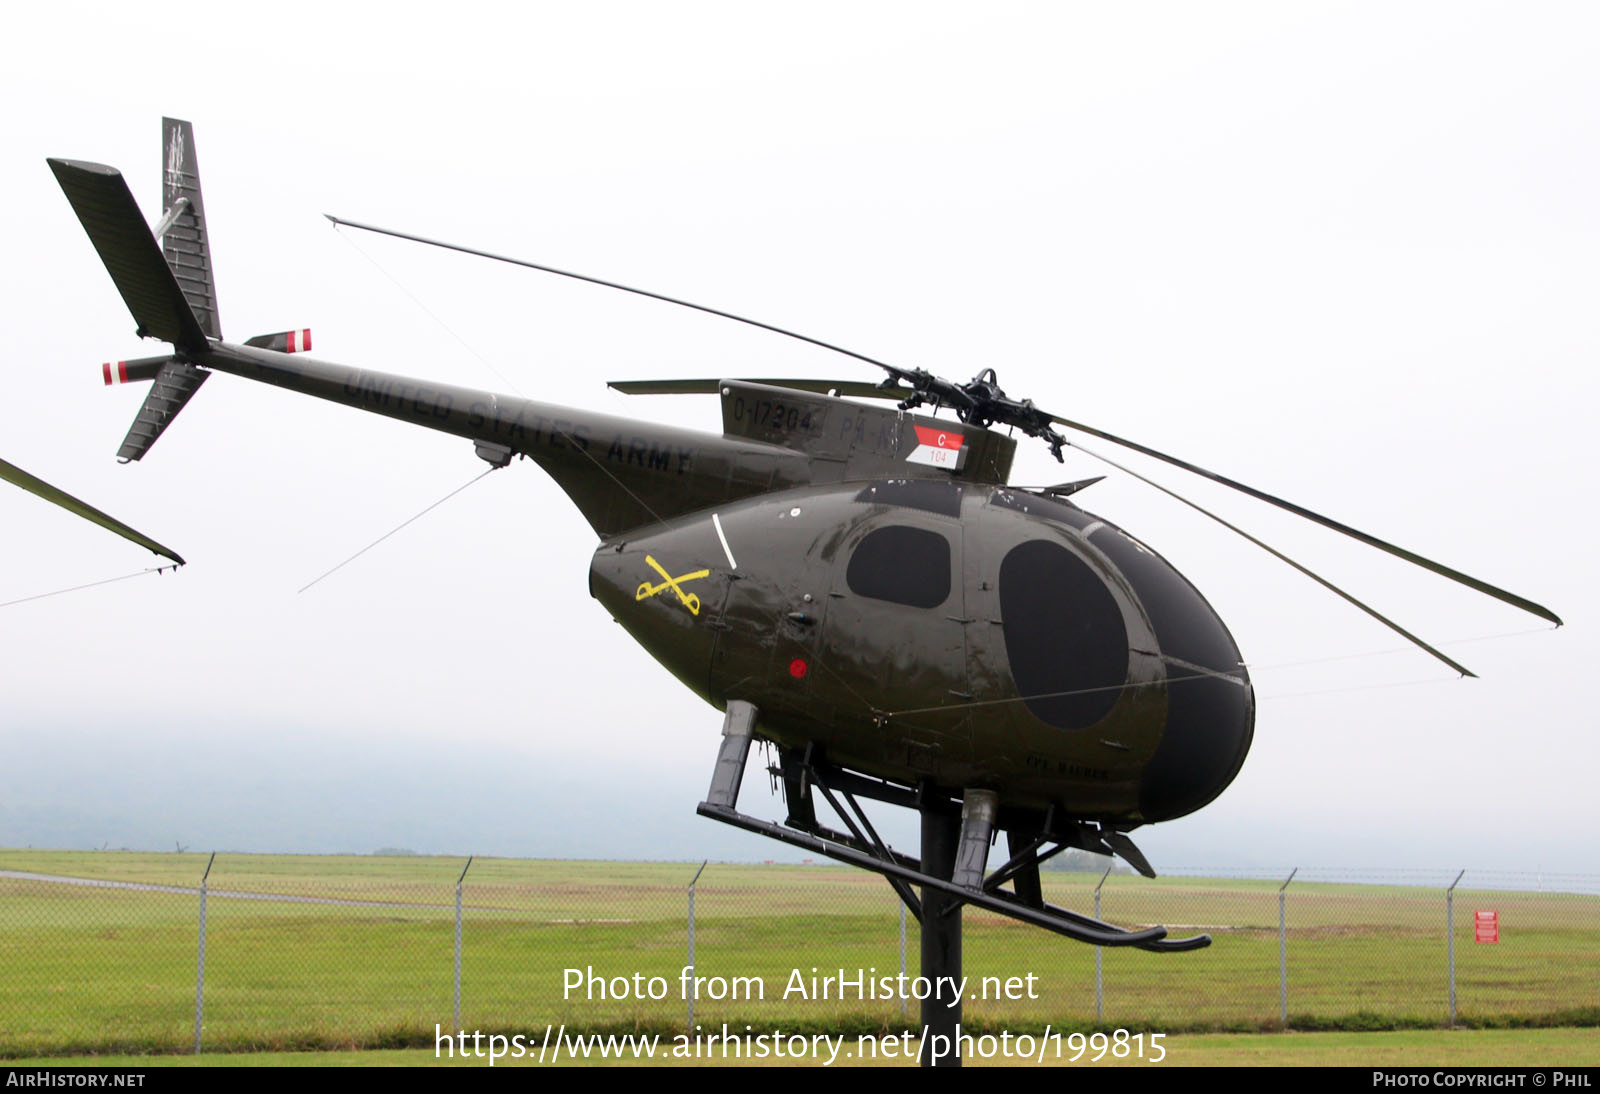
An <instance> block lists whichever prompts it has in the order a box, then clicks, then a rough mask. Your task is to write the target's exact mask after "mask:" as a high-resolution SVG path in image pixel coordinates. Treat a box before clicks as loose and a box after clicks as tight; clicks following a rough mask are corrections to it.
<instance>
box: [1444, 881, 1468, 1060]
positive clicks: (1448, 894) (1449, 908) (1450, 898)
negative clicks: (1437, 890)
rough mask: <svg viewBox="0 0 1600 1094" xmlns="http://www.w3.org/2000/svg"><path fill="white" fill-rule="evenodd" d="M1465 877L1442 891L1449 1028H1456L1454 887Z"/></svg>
mask: <svg viewBox="0 0 1600 1094" xmlns="http://www.w3.org/2000/svg"><path fill="white" fill-rule="evenodd" d="M1466 876H1467V872H1466V870H1462V871H1461V872H1460V873H1459V874H1457V875H1456V879H1455V880H1454V881H1452V882H1451V883H1450V888H1448V889H1446V890H1445V891H1444V933H1445V937H1446V938H1447V939H1449V943H1450V944H1449V946H1448V947H1447V949H1448V950H1449V953H1450V1028H1451V1029H1454V1028H1455V1026H1456V886H1457V885H1460V884H1461V879H1462V878H1464V877H1466Z"/></svg>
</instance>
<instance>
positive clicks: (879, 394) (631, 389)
mask: <svg viewBox="0 0 1600 1094" xmlns="http://www.w3.org/2000/svg"><path fill="white" fill-rule="evenodd" d="M738 382H739V383H741V384H766V385H767V386H768V387H787V388H793V389H794V390H796V391H818V392H821V393H822V394H824V395H826V394H828V393H829V392H834V393H836V394H839V395H854V396H856V397H858V398H866V399H903V398H905V397H906V396H907V395H909V394H911V389H910V388H904V387H902V388H883V387H879V386H878V385H877V384H869V383H866V382H864V381H861V380H814V379H795V378H792V377H789V378H784V379H773V378H770V377H766V376H746V377H742V378H740V379H739V381H738ZM606 386H607V387H610V388H615V389H616V390H617V391H620V392H622V393H623V394H624V395H715V394H717V393H718V392H719V391H721V390H722V381H721V380H612V381H610V382H609V383H607V384H606Z"/></svg>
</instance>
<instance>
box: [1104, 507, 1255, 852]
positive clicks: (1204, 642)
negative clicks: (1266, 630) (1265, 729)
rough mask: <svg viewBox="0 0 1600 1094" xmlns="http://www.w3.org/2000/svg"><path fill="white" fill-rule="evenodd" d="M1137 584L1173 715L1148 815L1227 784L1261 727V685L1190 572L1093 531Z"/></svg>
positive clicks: (1151, 783)
mask: <svg viewBox="0 0 1600 1094" xmlns="http://www.w3.org/2000/svg"><path fill="white" fill-rule="evenodd" d="M1090 542H1092V543H1093V544H1094V545H1095V546H1096V547H1099V548H1100V549H1101V550H1103V551H1104V552H1105V553H1106V554H1107V556H1109V557H1110V559H1111V561H1112V562H1113V563H1114V564H1115V565H1116V567H1117V568H1118V569H1119V570H1121V571H1122V573H1123V576H1124V577H1126V578H1127V579H1128V583H1129V584H1130V585H1131V586H1132V587H1133V590H1134V592H1135V594H1136V595H1137V596H1138V598H1139V602H1140V604H1141V605H1142V606H1143V607H1144V610H1145V613H1146V614H1147V615H1148V616H1149V619H1150V625H1151V627H1152V629H1154V631H1155V637H1156V642H1157V645H1158V646H1159V647H1160V651H1161V660H1162V663H1163V664H1164V665H1165V666H1166V670H1167V687H1166V691H1167V720H1166V726H1165V729H1164V730H1163V732H1162V736H1161V739H1160V741H1159V743H1158V744H1157V745H1156V752H1155V755H1154V756H1153V757H1152V758H1151V760H1150V763H1149V764H1148V765H1147V766H1146V767H1145V770H1144V776H1143V778H1142V780H1141V781H1140V786H1139V812H1140V813H1141V814H1143V815H1144V817H1145V818H1146V819H1147V820H1150V821H1160V820H1171V819H1172V818H1173V817H1181V816H1183V815H1184V814H1186V813H1192V812H1194V811H1195V810H1196V809H1199V808H1200V807H1201V806H1203V805H1205V804H1206V803H1207V802H1209V801H1211V800H1212V799H1213V798H1215V797H1216V796H1217V795H1218V794H1221V793H1222V791H1223V790H1225V789H1227V786H1228V784H1229V783H1230V782H1232V781H1233V778H1234V776H1235V775H1237V774H1238V773H1239V768H1240V767H1242V766H1243V764H1244V758H1245V754H1246V753H1248V752H1249V751H1250V741H1251V738H1252V737H1253V736H1254V732H1255V713H1256V707H1255V692H1254V691H1253V690H1252V689H1251V686H1250V676H1249V674H1248V673H1247V672H1246V671H1245V668H1244V665H1243V663H1242V661H1241V659H1240V656H1239V647H1238V646H1237V645H1236V644H1235V643H1234V641H1233V636H1232V635H1231V634H1229V633H1228V628H1227V626H1226V625H1224V624H1223V622H1222V619H1221V617H1219V616H1218V615H1217V613H1216V611H1215V610H1214V609H1213V608H1212V607H1211V605H1210V604H1208V603H1207V602H1206V599H1205V597H1203V596H1201V595H1200V592H1199V590H1197V589H1196V588H1195V587H1194V586H1193V585H1191V584H1190V583H1189V581H1188V579H1187V578H1185V577H1184V576H1183V575H1182V574H1180V573H1178V571H1177V570H1176V569H1174V568H1173V567H1172V565H1171V563H1169V562H1167V560H1166V559H1164V558H1162V557H1161V556H1160V555H1158V554H1156V553H1155V552H1154V551H1152V550H1150V548H1148V547H1146V546H1145V545H1144V544H1142V543H1140V542H1139V541H1138V540H1136V539H1134V538H1133V537H1132V536H1130V535H1128V534H1127V533H1126V532H1124V531H1122V530H1121V529H1120V528H1116V527H1113V526H1111V525H1109V524H1106V525H1102V527H1101V528H1099V529H1098V530H1097V531H1095V532H1094V534H1093V535H1092V536H1091V538H1090Z"/></svg>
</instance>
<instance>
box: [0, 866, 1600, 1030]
mask: <svg viewBox="0 0 1600 1094" xmlns="http://www.w3.org/2000/svg"><path fill="white" fill-rule="evenodd" d="M462 865H463V862H462V861H460V860H445V859H431V858H413V857H397V858H373V857H365V856H351V857H337V856H255V855H221V856H218V858H217V861H216V864H215V865H214V867H213V869H212V873H211V876H210V879H209V882H208V885H209V890H210V892H209V894H208V899H207V905H206V916H207V930H206V962H205V971H206V987H205V1015H204V1042H205V1045H206V1048H207V1051H208V1052H216V1051H219V1050H233V1049H250V1050H258V1049H329V1048H341V1047H352V1048H356V1047H359V1048H379V1047H389V1048H402V1047H404V1046H417V1045H422V1044H431V1043H432V1035H433V1031H434V1028H435V1024H436V1023H437V1024H441V1025H443V1026H445V1027H446V1028H448V1027H449V1026H450V1025H451V1020H452V1011H453V1006H454V1000H453V975H454V953H455V951H454V939H455V882H456V878H457V876H458V875H459V874H460V872H461V868H462ZM204 868H205V857H204V856H198V855H173V854H165V855H161V854H149V855H144V854H135V853H116V852H108V853H65V852H33V851H5V852H0V870H10V871H24V872H32V873H39V874H52V875H65V876H71V877H77V878H88V879H101V880H115V881H119V882H133V883H140V884H149V885H168V886H184V887H194V886H196V885H197V884H198V881H199V879H200V876H201V873H202V872H203V870H204ZM695 869H696V867H695V866H691V865H686V864H659V863H599V862H538V861H526V860H499V859H483V860H478V861H476V862H474V863H473V865H472V868H471V870H470V872H469V873H468V875H467V880H466V883H465V886H464V889H463V906H464V910H463V935H462V971H461V1025H462V1026H464V1027H465V1028H466V1029H468V1030H475V1029H476V1030H483V1031H486V1032H487V1031H495V1032H500V1033H505V1034H512V1033H518V1032H521V1033H525V1034H535V1035H542V1034H543V1032H544V1030H545V1027H546V1025H547V1024H548V1025H551V1026H559V1025H561V1024H565V1025H566V1026H567V1027H568V1029H569V1031H570V1030H597V1031H634V1030H646V1031H652V1032H659V1033H663V1034H668V1035H670V1034H675V1033H678V1032H681V1031H682V1030H683V1028H684V1025H685V1022H686V1018H687V1013H686V1012H687V1004H686V1003H685V1001H684V999H683V997H682V994H681V988H680V985H681V980H680V975H681V971H682V969H683V967H684V965H685V964H687V945H688V939H687V923H686V917H687V892H686V886H687V884H688V881H689V879H690V878H691V877H692V876H693V874H694V871H695ZM1096 880H1098V879H1097V878H1094V877H1085V876H1083V875H1070V874H1067V875H1047V876H1046V886H1047V893H1046V895H1047V897H1048V898H1049V899H1051V900H1053V901H1054V902H1056V903H1059V904H1063V905H1065V906H1068V907H1071V908H1074V909H1076V910H1081V911H1086V912H1087V911H1091V910H1092V907H1093V895H1092V894H1093V886H1094V883H1095V881H1096ZM231 892H248V893H254V894H266V895H270V896H274V897H279V898H308V897H309V898H315V899H317V900H320V901H346V902H350V903H348V904H344V905H340V904H330V903H307V902H297V901H294V900H281V899H280V900H259V899H242V898H240V897H236V896H230V895H227V894H228V893H231ZM1103 901H1104V903H1103V915H1104V917H1105V918H1107V919H1109V920H1112V921H1113V922H1118V923H1123V924H1129V925H1137V924H1145V923H1166V924H1169V925H1173V926H1174V927H1175V932H1174V933H1176V934H1182V933H1187V931H1188V930H1189V929H1194V930H1205V931H1208V932H1209V933H1211V934H1212V936H1213V938H1214V940H1215V941H1214V943H1213V945H1212V946H1211V947H1210V948H1209V949H1207V950H1204V951H1200V952H1198V953H1192V954H1175V955H1161V954H1147V953H1143V952H1138V951H1128V950H1106V951H1103V952H1102V957H1103V982H1104V1020H1103V1023H1102V1024H1103V1025H1105V1026H1107V1027H1115V1026H1118V1025H1121V1026H1125V1027H1127V1028H1129V1029H1132V1030H1135V1031H1138V1030H1144V1031H1150V1032H1154V1031H1173V1032H1179V1031H1200V1030H1259V1029H1272V1028H1275V1027H1276V1026H1277V1024H1278V1017H1279V948H1278V947H1279V940H1278V929H1277V924H1278V902H1277V885H1276V884H1275V883H1270V882H1248V881H1214V880H1210V879H1193V878H1171V879H1156V880H1147V879H1143V878H1124V877H1114V878H1111V879H1110V880H1109V881H1108V882H1107V883H1106V886H1105V890H1104V893H1103ZM1286 907H1287V913H1288V962H1287V970H1288V1003H1289V1008H1288V1009H1289V1016H1290V1022H1289V1025H1290V1026H1291V1027H1294V1028H1302V1029H1360V1028H1384V1027H1387V1028H1406V1027H1435V1028H1437V1027H1440V1026H1443V1025H1444V1024H1445V1022H1446V1018H1447V1014H1448V969H1447V961H1448V954H1447V945H1446V933H1445V907H1444V899H1443V895H1442V893H1441V892H1439V891H1437V890H1420V889H1407V888H1399V887H1384V886H1362V885H1320V884H1305V885H1299V884H1297V885H1296V886H1295V888H1294V889H1292V890H1291V891H1290V894H1289V897H1288V900H1287V905H1286ZM1475 908H1494V909H1496V910H1497V911H1498V912H1499V914H1500V920H1501V925H1502V926H1501V941H1500V942H1499V943H1498V944H1496V945H1478V944H1475V943H1474V942H1473V938H1472V911H1473V910H1474V909H1475ZM695 910H696V916H695V927H696V929H695V958H696V961H695V964H696V970H695V971H696V972H697V973H698V974H699V975H700V976H703V977H707V978H715V979H716V980H720V982H721V983H722V984H728V983H731V982H732V980H733V978H735V977H739V978H746V979H745V980H744V981H743V983H744V984H745V985H747V986H753V985H755V984H757V983H759V985H760V989H761V990H760V996H759V997H740V998H706V997H702V998H701V999H699V1000H698V1001H697V1002H696V1007H695V1020H696V1022H698V1023H700V1024H702V1025H704V1026H705V1027H707V1028H711V1029H715V1028H719V1027H720V1025H721V1024H722V1023H723V1022H727V1023H728V1024H729V1025H730V1026H732V1027H733V1028H735V1029H740V1028H742V1027H743V1026H744V1025H746V1024H748V1025H751V1026H753V1027H755V1028H756V1029H757V1030H761V1029H782V1030H785V1031H799V1032H813V1031H821V1030H828V1031H848V1032H851V1033H854V1032H858V1031H860V1032H865V1031H880V1032H887V1031H890V1030H895V1029H900V1028H902V1026H903V1021H902V1018H901V1006H900V1003H899V1002H898V1001H896V1000H893V999H876V1000H875V999H866V1000H862V999H858V998H853V997H852V998H849V999H847V1000H846V1001H844V1002H840V1001H839V1000H838V999H837V997H831V998H829V999H826V1000H819V999H809V998H798V997H795V996H794V995H793V994H791V996H790V997H789V998H785V997H784V994H785V988H786V987H787V986H789V985H790V984H791V982H792V979H793V977H794V975H795V972H796V970H798V971H799V974H800V976H801V977H802V978H803V979H805V980H806V981H808V982H809V980H810V977H811V976H812V970H813V968H815V969H816V970H817V973H816V975H817V976H819V977H820V976H824V975H828V974H833V975H837V973H838V971H839V970H840V969H841V968H842V969H844V970H846V972H847V974H848V975H851V976H853V975H855V972H856V970H858V969H861V970H875V972H873V973H870V974H869V975H871V976H877V977H881V976H893V975H895V974H897V973H898V972H899V968H900V956H899V922H900V921H899V915H898V910H897V904H896V902H895V899H894V897H893V895H892V893H891V892H890V891H889V889H888V886H886V885H884V884H883V882H882V881H881V879H878V878H876V877H872V876H869V875H865V874H862V873H859V872H856V871H851V870H848V869H844V868H834V867H821V866H744V865H741V866H723V865H713V866H710V867H708V868H707V870H706V872H705V875H704V876H703V877H702V878H701V880H700V884H699V887H698V889H697V893H696V900H695ZM198 916H199V899H198V896H197V895H196V894H195V893H192V892H184V893H166V892H148V891H136V890H125V889H109V888H97V887H87V886H77V885H62V884H58V883H53V882H44V881H30V880H20V879H15V878H0V1057H7V1058H19V1057H39V1056H43V1055H46V1054H56V1053H83V1052H91V1051H92V1052H102V1053H104V1052H116V1051H132V1052H150V1051H159V1052H183V1051H188V1050H189V1049H190V1048H191V1047H192V1043H193V1037H194V1011H195V981H196V957H197V943H198ZM965 932H966V937H965V967H964V971H965V972H966V973H967V975H968V976H969V977H971V978H972V983H971V985H970V986H969V995H970V994H971V993H973V992H975V991H977V990H978V986H979V984H980V982H981V978H983V977H986V976H989V977H996V978H999V979H1000V980H1004V979H1006V978H1011V977H1017V978H1026V977H1028V976H1032V977H1034V984H1035V986H1036V990H1035V995H1036V998H1020V999H1010V1000H1004V999H1002V1000H983V999H969V1001H968V1002H967V1004H966V1005H965V1013H964V1021H965V1024H966V1025H967V1026H968V1027H969V1028H976V1029H980V1030H991V1031H999V1030H1002V1029H1010V1030H1014V1031H1023V1030H1039V1029H1043V1028H1044V1027H1045V1026H1046V1025H1047V1024H1048V1025H1051V1026H1052V1027H1053V1028H1055V1029H1058V1030H1059V1029H1062V1028H1087V1027H1090V1026H1093V1025H1094V1024H1095V951H1094V950H1093V949H1091V948H1088V947H1084V946H1081V945H1078V944H1076V943H1071V942H1068V941H1066V940H1064V939H1059V938H1056V937H1054V936H1050V935H1047V934H1044V933H1042V932H1039V931H1037V930H1035V929H1032V928H1027V927H1023V926H1020V925H1018V924H1015V923H1013V922H1012V921H1009V920H1005V919H1001V918H998V917H993V916H989V915H987V914H982V913H978V912H975V911H973V910H971V909H969V910H968V911H967V912H966V915H965ZM907 945H908V950H909V954H908V961H909V965H910V970H909V971H910V973H911V974H912V975H915V973H916V968H917V926H916V923H915V921H911V922H910V923H909V926H908V940H907ZM1455 951H1456V952H1455V960H1456V980H1457V1000H1458V1016H1459V1020H1460V1021H1461V1022H1463V1023H1465V1024H1470V1025H1559V1024H1567V1025H1572V1024H1583V1023H1588V1024H1590V1025H1593V1024H1600V897H1594V896H1573V895H1569V894H1556V893H1505V892H1500V893H1480V892H1463V891H1459V890H1458V892H1457V894H1456V926H1455ZM569 968H570V969H579V970H586V969H593V971H594V972H595V973H596V974H598V975H599V976H601V977H604V978H608V979H609V978H611V977H618V976H621V977H627V978H629V979H630V981H631V979H632V978H633V977H634V976H635V974H639V975H640V976H641V977H643V978H645V979H646V980H648V978H650V977H659V978H660V980H659V982H658V986H659V987H661V988H664V989H665V992H664V995H665V998H662V999H658V1000H652V999H648V998H646V999H643V1000H640V999H637V998H627V999H620V1000H619V999H615V998H605V999H600V998H586V997H584V994H583V993H582V992H579V993H578V995H577V996H576V997H564V992H563V984H564V977H565V975H566V974H565V970H567V969H569ZM717 986H718V985H717V983H715V982H714V983H712V984H711V985H710V988H712V989H715V988H716V987H717ZM607 994H608V995H609V994H610V993H609V992H608V993H607ZM629 994H630V995H631V994H632V992H631V990H630V992H629ZM746 994H747V995H750V996H754V995H755V993H754V991H747V993H746ZM833 994H834V993H830V995H833ZM917 1009H918V1008H917V1004H916V1002H915V1001H912V1002H911V1003H910V1004H909V1005H908V1007H907V1009H906V1014H907V1016H908V1017H909V1019H910V1020H911V1021H912V1022H915V1020H916V1016H917ZM1582 1033H1583V1034H1585V1035H1588V1036H1600V1035H1597V1034H1595V1033H1594V1031H1592V1030H1583V1031H1582ZM1269 1040H1270V1039H1269ZM1456 1043H1461V1042H1456Z"/></svg>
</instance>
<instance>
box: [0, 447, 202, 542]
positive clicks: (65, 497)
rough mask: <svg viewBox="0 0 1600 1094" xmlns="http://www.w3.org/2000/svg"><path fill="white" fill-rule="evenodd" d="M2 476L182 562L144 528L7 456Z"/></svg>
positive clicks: (2, 462) (1, 467)
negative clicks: (131, 524)
mask: <svg viewBox="0 0 1600 1094" xmlns="http://www.w3.org/2000/svg"><path fill="white" fill-rule="evenodd" d="M0 479H5V480H6V481H7V482H12V483H16V484H17V485H18V486H20V487H22V488H23V489H24V490H26V491H28V492H29V493H30V494H37V495H38V496H39V497H41V498H43V499H44V500H45V501H49V502H54V503H55V504H56V505H59V506H61V508H63V509H65V510H67V511H68V512H69V513H76V514H78V516H80V517H82V518H83V519H84V520H88V521H93V522H94V523H95V524H98V525H100V527H102V528H105V529H108V530H110V531H113V532H115V533H117V535H119V536H121V537H122V538H123V539H127V540H132V541H133V542H134V543H137V544H138V545H139V546H141V547H143V548H145V549H146V550H149V551H153V552H155V553H156V554H158V555H162V556H164V557H166V558H170V559H171V560H172V561H174V562H176V563H177V564H178V565H179V566H182V565H183V558H182V557H181V556H180V555H179V554H178V553H177V552H175V551H173V550H172V549H171V548H169V547H163V546H161V544H159V543H157V542H156V541H155V540H153V539H151V538H150V537H149V536H147V535H144V534H143V533H142V532H137V531H135V530H134V529H132V528H130V527H128V526H127V525H126V524H123V523H122V522H121V521H120V520H118V519H117V518H116V517H112V516H107V515H106V514H105V513H102V512H101V511H100V510H98V509H96V508H95V507H94V506H92V505H89V504H88V503H86V502H82V501H79V500H78V499H77V498H75V497H73V496H72V495H71V494H69V493H67V492H66V491H64V490H58V489H56V488H55V487H54V486H51V485H50V484H49V483H47V482H45V481H44V480H43V479H39V478H35V477H34V476H32V475H30V474H28V473H27V472H26V471H24V470H23V469H22V468H20V467H18V466H17V465H16V464H12V463H7V462H6V461H5V460H0Z"/></svg>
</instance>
